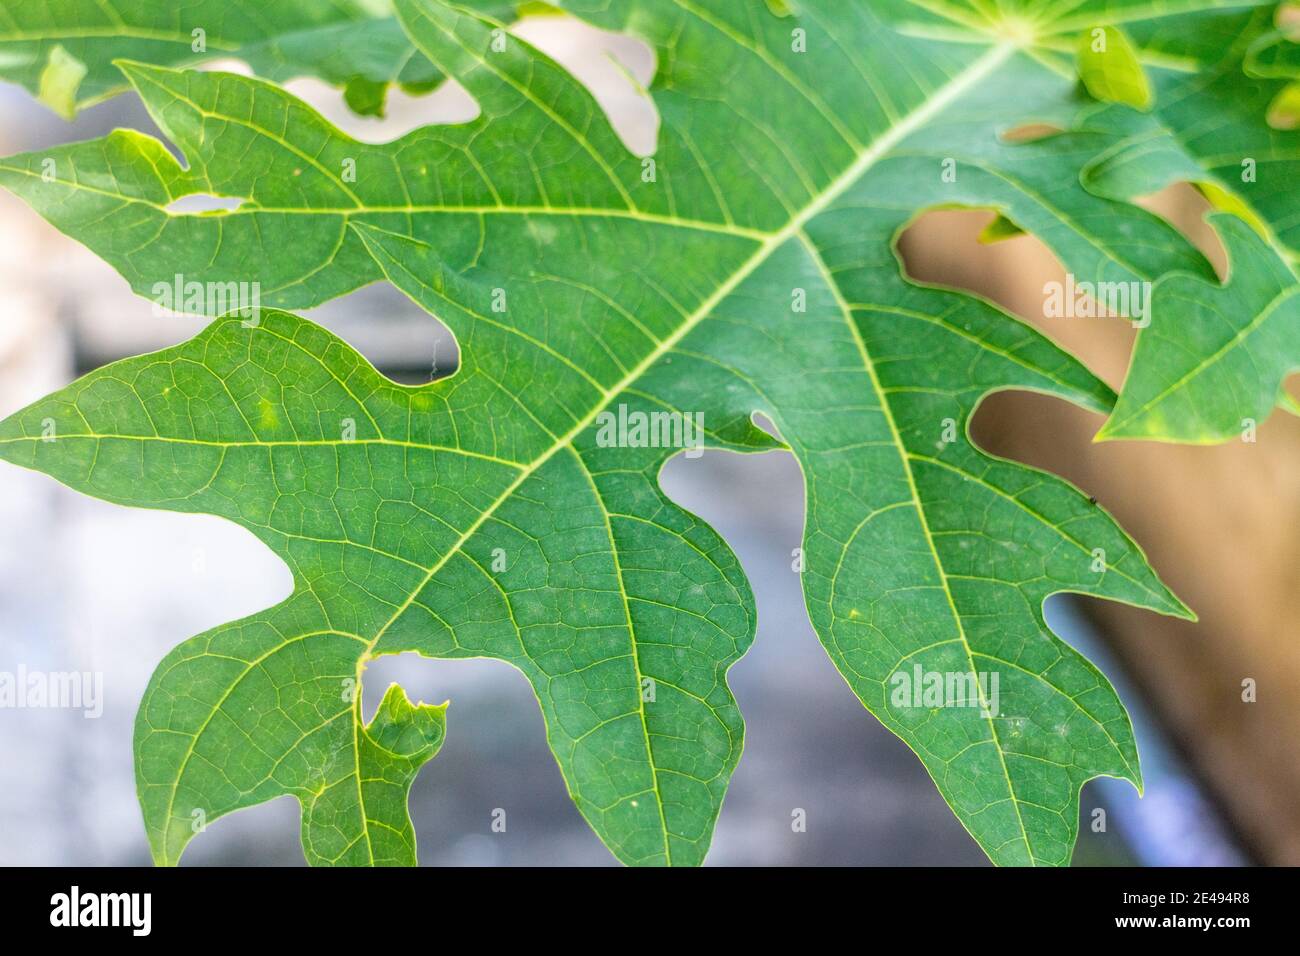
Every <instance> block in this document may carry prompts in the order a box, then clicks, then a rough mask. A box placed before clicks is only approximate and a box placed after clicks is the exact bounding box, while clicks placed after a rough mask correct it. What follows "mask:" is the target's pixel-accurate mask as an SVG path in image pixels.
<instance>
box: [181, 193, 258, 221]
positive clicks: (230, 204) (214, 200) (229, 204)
mask: <svg viewBox="0 0 1300 956" xmlns="http://www.w3.org/2000/svg"><path fill="white" fill-rule="evenodd" d="M243 204H244V200H243V199H241V198H239V197H238V196H215V195H213V194H211V193H190V195H188V196H181V197H180V198H179V199H173V200H172V201H171V202H170V203H168V204H167V206H166V208H165V209H164V210H163V211H164V212H168V213H170V214H171V215H173V216H204V215H209V216H219V215H223V214H225V213H231V212H234V211H235V210H236V209H238V208H239V207H240V206H242V205H243Z"/></svg>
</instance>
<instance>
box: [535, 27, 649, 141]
mask: <svg viewBox="0 0 1300 956" xmlns="http://www.w3.org/2000/svg"><path fill="white" fill-rule="evenodd" d="M510 32H511V33H513V34H515V35H516V36H518V37H519V38H520V39H522V40H524V41H526V42H528V43H530V44H532V45H533V46H535V47H537V49H539V50H541V51H542V52H543V53H545V54H546V55H547V56H549V57H550V58H551V59H553V60H555V62H557V63H559V64H560V65H561V66H563V67H564V68H565V69H566V70H568V71H569V72H570V73H571V74H573V76H574V78H575V79H576V80H578V82H580V83H581V84H582V85H583V86H585V87H586V88H587V90H588V92H590V93H591V95H592V96H593V97H595V99H596V102H597V103H599V104H600V107H601V109H603V110H604V111H605V115H606V116H607V117H608V118H609V122H610V125H611V126H613V127H614V130H615V132H617V133H618V135H619V138H620V139H622V141H623V145H625V146H626V147H627V148H628V150H629V151H630V152H632V153H634V154H635V155H637V156H649V155H651V154H652V153H654V151H655V144H656V142H657V141H658V137H659V111H658V109H657V108H656V107H655V103H654V99H653V98H652V97H651V96H650V94H649V93H648V92H647V88H648V87H649V85H650V82H651V80H652V79H653V78H654V75H655V54H654V51H653V50H652V49H651V48H650V47H649V46H648V45H647V44H646V43H645V42H644V41H642V40H639V39H637V38H636V37H633V36H630V35H628V34H625V33H613V32H611V31H609V30H601V29H598V28H597V27H594V26H591V25H590V24H588V23H585V22H583V21H582V20H579V19H577V18H576V17H572V16H569V15H568V14H547V15H544V16H528V17H525V18H524V19H522V20H520V21H519V22H518V23H517V24H515V25H514V26H513V27H512V28H511V31H510Z"/></svg>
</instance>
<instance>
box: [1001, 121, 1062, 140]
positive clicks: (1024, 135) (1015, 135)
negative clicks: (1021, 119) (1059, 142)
mask: <svg viewBox="0 0 1300 956" xmlns="http://www.w3.org/2000/svg"><path fill="white" fill-rule="evenodd" d="M1061 132H1064V131H1063V130H1062V129H1061V128H1060V127H1059V126H1053V125H1052V124H1051V123H1021V124H1020V125H1019V126H1013V127H1012V128H1011V129H1007V130H1003V131H1002V133H1001V134H1000V138H1001V139H1002V141H1003V142H1006V143H1032V142H1034V141H1035V140H1039V139H1046V138H1047V137H1049V136H1055V135H1056V134H1057V133H1061Z"/></svg>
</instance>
